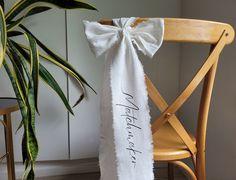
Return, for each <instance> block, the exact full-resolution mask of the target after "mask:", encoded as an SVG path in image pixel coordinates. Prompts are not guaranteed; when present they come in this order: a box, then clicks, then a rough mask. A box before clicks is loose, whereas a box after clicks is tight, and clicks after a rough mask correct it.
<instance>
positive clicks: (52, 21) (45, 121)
mask: <svg viewBox="0 0 236 180" xmlns="http://www.w3.org/2000/svg"><path fill="white" fill-rule="evenodd" d="M5 2H6V3H7V4H6V5H7V6H6V7H9V6H10V4H13V1H5ZM24 24H25V25H26V27H28V28H29V29H30V30H31V31H32V33H33V34H35V36H36V37H38V38H39V39H41V40H42V42H44V43H45V44H46V45H48V47H50V49H52V50H54V51H55V52H57V53H58V54H59V55H61V56H62V57H65V56H66V40H65V39H66V38H65V12H64V11H63V10H50V11H48V12H45V13H42V14H39V15H37V16H32V17H29V18H28V19H26V20H25V21H24ZM20 41H21V42H22V43H26V42H25V41H24V40H23V38H22V39H20ZM41 62H43V64H45V65H46V66H47V67H48V69H49V71H50V72H52V74H53V75H54V76H55V77H56V79H57V80H58V83H59V84H60V85H61V87H62V89H63V90H64V92H65V93H66V90H67V78H66V74H65V73H64V72H63V71H61V70H60V69H59V68H57V67H55V66H53V65H51V64H49V63H47V62H45V61H44V60H41ZM0 96H12V97H14V96H15V95H14V93H13V91H12V88H11V85H10V81H9V80H8V77H7V75H6V73H5V70H4V68H1V69H0ZM39 111H40V116H37V118H36V133H37V137H38V141H39V145H40V151H39V158H38V160H41V161H42V160H63V159H68V118H67V116H68V115H67V111H66V109H65V108H64V106H63V104H62V102H61V101H60V100H59V98H58V96H57V95H56V94H55V93H54V92H52V90H51V89H49V86H47V85H45V84H44V83H43V82H42V81H41V82H40V86H39ZM20 120H21V117H20V114H19V113H14V114H13V117H12V121H13V131H14V134H13V136H14V152H15V159H16V160H17V161H21V159H22V158H21V139H22V130H20V131H19V132H18V133H16V134H15V131H16V129H17V127H18V125H19V123H20ZM0 133H1V134H3V129H2V128H1V129H0ZM3 142H4V139H3V136H2V135H1V136H0V144H1V145H2V144H3ZM0 151H1V153H2V152H3V151H4V147H3V146H0Z"/></svg>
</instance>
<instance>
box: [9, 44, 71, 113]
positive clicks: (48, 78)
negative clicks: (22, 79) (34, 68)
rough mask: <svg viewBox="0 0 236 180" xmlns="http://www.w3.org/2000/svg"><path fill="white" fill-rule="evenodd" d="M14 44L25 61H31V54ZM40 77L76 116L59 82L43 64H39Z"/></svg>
mask: <svg viewBox="0 0 236 180" xmlns="http://www.w3.org/2000/svg"><path fill="white" fill-rule="evenodd" d="M12 43H13V44H14V46H15V47H16V48H17V49H18V50H19V52H20V53H21V54H22V55H23V56H24V57H25V59H27V60H28V61H29V59H30V56H29V54H28V53H27V52H26V51H25V50H24V49H23V48H22V47H21V46H20V45H19V44H17V43H15V42H14V41H12ZM39 76H40V78H42V80H43V81H44V82H45V83H46V84H47V85H48V86H50V87H51V89H52V90H54V91H55V92H56V93H57V95H58V96H59V97H60V99H61V100H62V102H63V103H64V105H65V107H66V108H67V110H68V111H69V112H70V113H71V114H74V113H73V110H72V108H71V106H70V104H69V102H68V100H67V98H66V96H65V94H64V92H63V91H62V89H61V87H60V86H59V84H58V83H57V81H56V80H55V79H54V77H53V76H52V75H51V74H50V72H49V71H48V70H47V69H46V68H45V67H44V66H43V65H42V64H41V63H39Z"/></svg>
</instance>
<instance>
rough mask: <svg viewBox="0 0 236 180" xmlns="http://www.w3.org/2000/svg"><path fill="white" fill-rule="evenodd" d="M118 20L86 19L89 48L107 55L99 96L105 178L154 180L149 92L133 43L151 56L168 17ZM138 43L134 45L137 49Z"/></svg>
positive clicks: (160, 42) (115, 179)
mask: <svg viewBox="0 0 236 180" xmlns="http://www.w3.org/2000/svg"><path fill="white" fill-rule="evenodd" d="M135 20H136V18H133V17H132V18H120V19H114V20H113V23H114V26H109V25H101V24H99V23H97V22H88V21H84V25H85V34H86V37H87V39H88V41H89V44H90V47H91V50H92V51H93V53H94V54H95V55H96V56H97V57H98V56H100V55H102V54H106V63H105V66H106V67H105V72H104V85H103V91H102V100H101V115H102V127H101V142H100V153H99V161H100V169H101V179H102V180H153V179H154V176H153V146H152V134H151V129H150V115H149V107H148V96H147V91H146V84H145V79H144V71H143V67H142V64H141V63H140V61H139V59H138V55H137V53H136V50H135V47H136V48H137V49H138V50H140V51H141V52H142V53H143V54H144V55H147V56H149V57H152V56H153V55H154V54H155V52H156V51H157V50H158V49H159V48H160V46H161V44H162V41H163V36H164V20H163V19H159V18H151V19H147V20H146V21H143V22H141V23H139V24H138V25H137V26H135V27H132V24H133V23H134V22H135ZM134 46H135V47H134Z"/></svg>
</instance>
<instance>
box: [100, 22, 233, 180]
mask: <svg viewBox="0 0 236 180" xmlns="http://www.w3.org/2000/svg"><path fill="white" fill-rule="evenodd" d="M145 20H147V18H139V19H137V20H136V22H135V23H134V26H136V25H137V24H138V23H140V22H142V21H145ZM164 20H165V35H164V41H167V42H191V43H207V44H211V50H210V54H209V56H208V58H207V59H206V61H205V62H204V64H203V65H202V66H201V68H200V69H199V71H198V72H197V73H196V75H195V76H194V78H193V79H192V80H191V81H190V83H189V84H188V85H187V87H186V88H185V89H184V90H183V92H182V93H181V94H180V95H179V96H178V97H177V98H176V99H175V100H174V102H173V103H172V104H171V105H168V104H167V103H166V101H165V99H164V98H163V97H162V96H161V94H160V92H159V91H158V90H157V89H156V88H155V86H154V85H153V83H152V82H151V80H150V79H149V78H148V77H147V76H146V84H147V89H148V94H149V96H150V98H151V99H152V101H153V102H154V104H155V105H156V106H157V107H158V108H159V109H160V111H161V112H162V113H161V115H160V117H158V118H156V120H155V121H154V122H153V124H152V132H153V140H154V160H155V161H166V162H168V172H169V174H168V177H169V179H170V180H172V179H174V177H173V165H177V166H179V167H181V168H182V169H184V170H186V172H187V173H188V174H189V175H190V177H191V178H192V179H194V180H196V179H198V180H205V179H206V170H205V147H206V146H205V144H206V129H207V119H208V112H209V106H210V100H211V94H212V89H213V84H214V79H215V74H216V69H217V64H218V59H219V55H220V53H221V51H222V50H223V48H224V46H225V45H227V44H230V43H231V42H232V41H233V39H234V30H233V28H232V27H231V26H230V25H228V24H224V23H218V22H211V21H202V20H191V19H175V18H165V19H164ZM101 23H102V24H108V25H112V20H102V21H101ZM203 79H204V84H203V89H202V95H201V102H200V108H199V115H198V124H197V135H196V137H194V136H193V135H192V134H189V133H188V132H187V131H186V130H185V128H184V126H183V125H182V123H181V122H180V121H179V120H178V118H177V116H176V115H175V113H176V112H177V110H178V109H179V108H180V107H181V106H182V105H183V104H184V102H185V101H186V100H187V99H188V98H189V97H190V95H191V94H192V93H193V92H194V90H195V89H196V87H197V86H198V85H199V83H200V82H201V81H202V80H203ZM186 158H191V159H192V162H193V167H194V169H193V170H192V169H191V168H190V167H189V166H187V165H186V164H185V163H184V162H182V161H181V160H183V159H186Z"/></svg>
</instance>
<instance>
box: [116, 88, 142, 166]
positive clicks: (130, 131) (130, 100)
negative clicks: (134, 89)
mask: <svg viewBox="0 0 236 180" xmlns="http://www.w3.org/2000/svg"><path fill="white" fill-rule="evenodd" d="M121 92H122V100H124V101H123V103H120V104H116V106H118V107H120V108H123V109H122V110H123V113H122V114H121V115H120V116H121V117H122V120H124V121H125V123H126V127H125V128H126V132H127V138H126V140H127V147H126V150H127V151H128V153H129V156H130V160H131V163H132V164H133V167H134V168H135V166H136V164H137V156H138V155H139V154H141V153H142V152H141V150H138V149H137V147H136V145H135V134H136V133H138V131H140V130H141V129H142V128H141V127H140V126H139V125H138V118H137V116H136V114H137V112H138V111H139V107H138V106H137V105H136V104H135V101H134V97H133V96H132V95H131V94H129V93H127V92H125V91H124V90H123V89H121Z"/></svg>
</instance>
